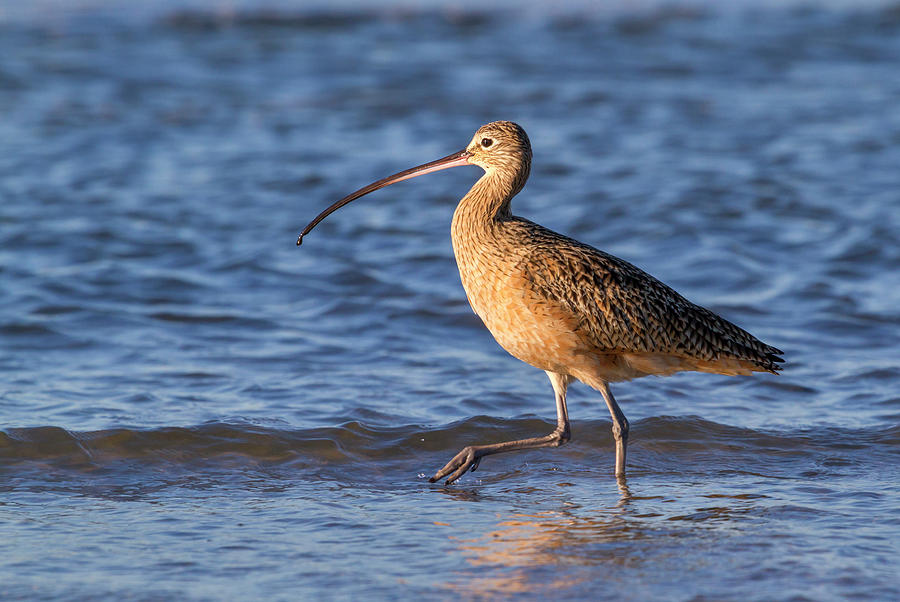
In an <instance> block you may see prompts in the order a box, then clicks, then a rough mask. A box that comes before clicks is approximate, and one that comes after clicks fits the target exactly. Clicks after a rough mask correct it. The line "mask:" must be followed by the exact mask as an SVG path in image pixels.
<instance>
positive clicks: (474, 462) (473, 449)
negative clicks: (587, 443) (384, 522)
mask: <svg viewBox="0 0 900 602" xmlns="http://www.w3.org/2000/svg"><path fill="white" fill-rule="evenodd" d="M547 376H549V377H550V383H551V384H552V385H553V391H554V393H556V428H555V429H554V430H553V432H552V433H550V434H549V435H547V436H545V437H532V438H530V439H517V440H515V441H504V442H502V443H492V444H490V445H469V446H467V447H464V448H463V449H462V451H460V452H459V453H458V454H456V455H455V456H453V459H452V460H450V461H449V462H447V464H446V465H445V466H444V467H443V468H442V469H440V470H439V471H437V474H435V475H434V476H433V477H431V478H430V479H428V480H429V482H431V483H434V482H435V481H439V480H441V479H443V478H444V477H445V476H447V475H450V476H449V477H447V484H448V485H449V484H450V483H452V482H453V481H455V480H457V479H458V478H459V477H461V476H462V475H464V474H465V473H466V471H468V470H473V471H474V470H475V469H476V468H478V464H479V463H480V462H481V459H482V458H483V457H485V456H490V455H492V454H499V453H502V452H508V451H515V450H517V449H534V448H538V447H559V446H560V445H563V444H565V443H566V442H567V441H569V439H570V438H571V436H572V435H571V431H570V429H569V412H568V410H567V409H566V388H567V387H568V385H569V380H570V377H569V376H567V375H565V374H558V373H556V372H549V371H548V372H547ZM623 418H624V417H623Z"/></svg>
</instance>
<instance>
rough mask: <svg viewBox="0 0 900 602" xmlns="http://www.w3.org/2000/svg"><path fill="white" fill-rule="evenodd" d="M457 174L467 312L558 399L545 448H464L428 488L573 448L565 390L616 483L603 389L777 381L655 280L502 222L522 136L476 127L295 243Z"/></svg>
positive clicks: (623, 439) (527, 225) (746, 337)
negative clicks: (581, 388) (600, 424)
mask: <svg viewBox="0 0 900 602" xmlns="http://www.w3.org/2000/svg"><path fill="white" fill-rule="evenodd" d="M462 165H477V166H478V167H480V168H482V169H483V170H484V175H483V176H481V178H480V179H479V180H478V181H477V182H475V184H474V185H473V186H472V189H471V190H469V192H468V194H466V195H465V196H464V197H463V198H462V200H460V202H459V205H458V206H457V207H456V211H455V212H454V214H453V221H452V223H451V226H450V232H451V239H452V241H453V253H454V255H455V256H456V263H457V266H458V267H459V275H460V279H461V280H462V285H463V288H464V289H465V291H466V296H467V297H468V299H469V304H470V305H471V306H472V309H473V310H474V311H475V313H476V314H477V315H478V317H480V318H481V320H482V321H483V322H484V324H485V326H487V328H488V330H490V332H491V334H492V335H493V336H494V338H495V339H496V340H497V342H498V343H499V344H500V346H501V347H503V348H504V349H505V350H506V351H508V352H509V353H510V354H511V355H513V356H514V357H516V358H518V359H520V360H522V361H523V362H526V363H529V364H531V365H532V366H535V367H537V368H540V369H541V370H544V371H545V372H546V373H547V376H549V377H550V383H551V384H552V386H553V391H554V393H555V394H556V428H555V429H554V430H553V432H552V433H550V434H549V435H546V436H544V437H533V438H529V439H519V440H515V441H504V442H501V443H490V444H487V445H469V446H467V447H465V448H463V449H462V451H460V452H459V453H458V454H456V456H454V457H453V458H452V459H451V460H450V461H449V462H448V463H447V464H446V465H445V466H444V467H443V468H441V469H440V470H439V471H437V473H436V474H435V475H434V476H433V477H431V479H430V481H431V482H432V483H433V482H435V481H438V480H440V479H443V478H444V477H447V483H448V484H449V483H452V482H454V481H456V480H457V479H459V478H460V477H461V476H462V475H463V474H465V473H466V472H467V471H469V470H472V471H474V470H475V469H476V468H478V465H479V463H480V462H481V460H482V458H484V457H485V456H489V455H491V454H497V453H501V452H508V451H513V450H518V449H533V448H540V447H559V446H561V445H563V444H565V443H566V442H568V441H569V439H570V438H571V431H570V428H569V416H568V410H567V409H566V390H567V387H568V385H569V383H571V382H572V381H574V380H578V381H581V382H583V383H585V384H586V385H588V386H590V387H592V388H593V389H595V390H597V391H599V392H600V394H601V395H602V396H603V399H604V400H605V401H606V405H607V407H608V408H609V413H610V416H611V417H612V432H613V438H614V439H615V442H616V464H615V475H616V477H617V478H618V479H619V480H620V481H622V480H623V479H624V475H625V453H626V446H627V443H628V420H627V419H626V418H625V414H624V413H623V412H622V410H621V408H619V404H618V403H616V399H615V398H614V397H613V394H612V392H611V391H610V389H609V383H611V382H617V381H626V380H630V379H633V378H638V377H641V376H648V375H660V376H662V375H669V374H673V373H675V372H680V371H685V370H693V371H698V372H712V373H716V374H728V375H739V374H741V375H743V374H751V373H753V372H771V373H773V374H777V373H778V370H779V368H780V366H779V363H781V362H783V361H784V360H783V359H782V358H781V357H779V356H780V355H782V354H783V352H782V351H780V350H778V349H776V348H775V347H772V346H771V345H767V344H765V343H763V342H762V341H760V340H759V339H757V338H756V337H754V336H753V335H751V334H750V333H748V332H746V331H745V330H743V329H741V328H739V327H738V326H735V325H734V324H732V323H731V322H729V321H727V320H725V319H724V318H722V317H720V316H718V315H716V314H715V313H713V312H712V311H710V310H708V309H706V308H704V307H700V306H699V305H695V304H694V303H691V302H690V301H688V300H687V299H685V298H684V297H682V296H681V295H680V294H678V293H677V292H675V291H674V290H673V289H671V288H670V287H668V286H666V285H665V284H663V283H662V282H660V281H659V280H657V279H656V278H654V277H653V276H651V275H649V274H647V273H646V272H644V271H642V270H640V269H639V268H637V267H635V266H633V265H631V264H630V263H628V262H627V261H624V260H622V259H619V258H618V257H614V256H613V255H610V254H609V253H605V252H603V251H600V250H598V249H595V248H594V247H591V246H589V245H586V244H584V243H581V242H578V241H577V240H574V239H572V238H569V237H567V236H563V235H562V234H557V233H556V232H553V231H551V230H548V229H547V228H544V227H543V226H540V225H538V224H536V223H534V222H531V221H529V220H527V219H524V218H521V217H518V216H515V215H513V214H512V212H511V211H510V201H511V200H512V198H513V197H514V196H516V194H518V193H519V191H521V190H522V188H523V187H524V186H525V181H526V180H527V179H528V174H529V172H530V171H531V143H530V142H529V140H528V136H527V135H526V134H525V130H523V129H522V128H521V127H520V126H519V125H517V124H515V123H512V122H510V121H495V122H492V123H488V124H486V125H483V126H482V127H480V128H479V129H478V131H477V132H475V135H474V136H473V137H472V141H471V142H469V144H468V146H466V147H465V148H464V149H463V150H461V151H459V152H455V153H453V154H451V155H447V156H446V157H444V158H442V159H438V160H436V161H431V162H430V163H425V164H423V165H419V166H418V167H413V168H411V169H407V170H405V171H401V172H399V173H396V174H394V175H392V176H388V177H386V178H384V179H381V180H378V181H377V182H373V183H372V184H369V185H368V186H366V187H364V188H361V189H359V190H357V191H356V192H354V193H353V194H350V195H348V196H346V197H344V198H343V199H341V200H339V201H337V202H336V203H334V204H333V205H331V206H330V207H328V208H327V209H325V210H324V211H323V212H322V213H320V214H319V215H318V216H317V217H316V218H315V219H314V220H313V221H312V222H310V223H309V225H308V226H306V228H305V229H304V230H303V232H302V233H301V234H300V236H299V237H298V238H297V244H298V245H299V244H300V243H301V242H302V241H303V237H304V236H306V235H307V234H309V232H310V231H311V230H312V229H313V228H315V226H316V225H317V224H318V223H319V222H321V221H322V220H323V219H325V218H326V217H327V216H328V215H329V214H331V213H333V212H334V211H336V210H337V209H340V208H341V207H343V206H344V205H346V204H347V203H350V202H351V201H354V200H356V199H358V198H359V197H361V196H363V195H366V194H369V193H370V192H373V191H375V190H378V189H379V188H384V187H385V186H389V185H391V184H394V183H396V182H401V181H403V180H407V179H409V178H415V177H417V176H421V175H425V174H428V173H432V172H435V171H439V170H442V169H449V168H451V167H458V166H462Z"/></svg>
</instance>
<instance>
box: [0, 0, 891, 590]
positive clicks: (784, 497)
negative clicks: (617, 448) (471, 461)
mask: <svg viewBox="0 0 900 602" xmlns="http://www.w3.org/2000/svg"><path fill="white" fill-rule="evenodd" d="M185 6H187V7H188V8H185ZM238 6H239V8H238V9H236V10H234V11H228V10H225V9H223V8H222V7H221V6H219V5H218V4H215V3H203V2H194V3H192V4H190V5H179V4H175V3H164V4H162V5H155V8H154V9H153V10H150V9H148V8H146V7H144V8H143V9H141V10H129V11H125V10H124V9H123V8H122V7H121V6H119V5H117V4H115V3H111V4H108V5H104V4H103V3H95V4H94V5H92V6H90V7H82V8H80V9H68V10H54V11H41V10H38V9H34V10H25V9H21V8H15V9H14V8H12V5H9V6H7V5H6V4H0V7H3V8H4V10H3V11H2V12H0V34H2V35H0V115H2V119H0V524H2V525H3V537H2V538H0V598H2V599H50V598H65V599H97V598H103V597H116V598H124V599H135V600H153V599H171V598H173V597H178V598H181V599H196V600H203V599H222V598H229V599H237V598H263V597H265V598H271V599H295V598H297V597H313V596H316V597H324V598H339V599H347V598H360V597H371V596H376V597H380V598H395V597H398V596H411V595H416V596H424V597H427V598H444V597H452V596H462V597H464V598H479V597H491V598H493V597H500V598H503V597H511V596H514V595H517V594H527V595H530V596H531V597H537V596H542V597H543V596H550V595H552V596H557V597H563V598H579V597H581V598H598V597H599V598H607V597H608V598H622V597H625V598H627V599H698V600H699V599H740V600H747V599H758V600H789V599H797V600H800V599H816V600H822V599H840V598H854V599H879V600H880V599H885V600H887V599H896V598H898V597H900V579H898V578H897V576H896V575H897V573H898V563H897V560H896V559H897V558H898V554H900V549H898V548H900V546H898V544H897V541H898V536H900V495H898V493H900V469H898V455H900V427H898V418H900V396H898V393H897V385H898V382H900V353H898V352H900V344H898V342H897V341H898V340H900V310H898V308H900V202H898V192H897V191H898V190H900V170H898V169H897V165H898V164H900V151H898V150H897V149H898V143H900V109H898V105H897V102H896V99H897V98H898V97H900V78H897V77H896V67H897V57H898V56H900V17H898V11H897V9H896V8H895V7H891V6H890V5H887V6H882V5H879V4H877V3H876V4H872V5H868V6H867V7H866V8H865V9H853V8H848V7H849V6H850V5H849V4H848V5H846V6H845V5H841V4H840V3H828V4H824V5H822V6H821V7H819V8H809V7H804V8H772V7H768V8H765V9H759V8H757V9H749V8H745V9H735V10H728V11H719V10H711V9H708V8H704V7H703V6H702V5H699V6H700V7H699V8H697V7H698V5H697V4H692V5H686V4H685V5H681V7H680V8H671V7H669V8H653V7H650V8H645V9H633V8H611V9H606V10H603V11H596V10H592V9H588V8H585V7H583V6H580V5H578V4H577V3H575V4H568V5H564V6H563V7H561V8H559V7H557V8H554V9H552V10H551V9H542V8H540V7H538V6H534V7H530V8H529V10H527V11H525V12H524V13H523V14H522V15H517V14H513V13H511V12H508V11H504V10H500V9H498V10H485V9H482V8H477V7H473V6H472V5H469V6H466V5H463V7H461V8H459V9H455V10H449V9H448V10H434V11H432V10H426V9H420V8H410V7H409V6H404V5H392V6H388V7H384V6H381V5H379V6H378V7H377V8H373V7H367V6H363V7H357V6H355V5H353V4H346V5H344V7H343V8H342V9H340V10H324V9H321V8H319V9H310V8H305V7H304V6H303V5H302V4H301V3H296V4H295V3H290V2H282V3H278V4H273V5H272V7H273V8H271V9H266V10H261V9H250V8H240V6H241V5H238ZM491 119H512V120H515V121H518V122H519V123H521V124H522V125H523V126H524V127H525V128H526V130H527V131H528V133H529V135H530V137H531V141H532V144H533V146H534V149H535V164H534V169H533V171H532V178H531V181H530V182H529V184H528V186H527V187H526V189H525V191H524V192H523V193H522V194H521V195H520V196H519V197H518V198H517V199H516V201H515V202H514V210H515V211H516V212H517V213H518V214H521V215H525V216H527V217H529V218H530V219H533V220H535V221H537V222H539V223H542V224H545V225H547V226H549V227H551V228H553V229H555V230H558V231H561V232H564V233H567V234H570V235H573V236H575V237H576V238H579V239H581V240H583V241H585V242H588V243H590V244H593V245H595V246H597V247H599V248H602V249H604V250H607V251H609V252H612V253H614V254H616V255H619V256H621V257H623V258H625V259H628V260H629V261H631V262H633V263H635V264H637V265H638V266H640V267H642V268H644V269H645V270H647V271H649V272H650V273H652V274H654V275H655V276H657V277H659V278H660V279H662V280H663V281H665V282H666V283H668V284H670V285H671V286H673V287H674V288H676V289H677V290H679V291H680V292H682V293H683V294H684V295H686V296H687V297H688V298H690V299H692V300H694V301H696V302H698V303H701V304H702V305H705V306H707V307H709V308H711V309H713V310H715V311H717V312H719V313H721V314H723V315H724V316H725V317H727V318H728V319H730V320H732V321H734V322H736V323H737V324H739V325H741V326H743V327H744V328H746V329H748V330H749V331H751V332H753V333H754V334H755V335H757V336H758V337H760V338H762V339H763V340H765V341H766V342H768V343H770V344H772V345H775V346H777V347H779V348H781V349H783V350H784V351H785V357H786V359H787V361H788V363H787V365H786V368H785V370H784V373H783V374H782V375H780V376H773V375H757V376H754V377H752V378H728V377H720V376H712V375H705V374H681V375H678V376H674V377H670V378H666V379H653V378H648V379H643V380H638V381H633V382H630V383H623V384H619V385H616V386H614V388H613V390H614V391H615V393H616V395H617V398H618V399H619V402H620V404H621V405H622V407H623V410H624V411H625V413H626V415H627V416H628V417H629V419H630V420H631V422H632V433H631V440H630V444H629V457H628V460H629V475H628V480H627V483H626V485H624V486H619V485H617V483H616V481H615V479H613V478H612V474H611V473H612V464H613V459H614V453H613V441H612V436H611V433H610V428H609V427H610V423H609V415H608V413H607V410H606V408H605V405H604V404H603V403H602V401H601V400H600V398H599V395H598V394H597V393H595V392H593V391H591V390H589V389H587V388H585V387H582V386H576V387H573V388H572V389H571V392H570V407H569V410H570V416H571V418H572V420H573V423H572V429H573V434H574V439H573V441H572V442H571V443H570V444H569V445H567V446H565V447H563V448H561V449H555V450H540V451H532V452H521V453H515V454H506V455H500V456H492V457H490V458H487V459H486V460H485V461H484V462H483V464H482V465H481V467H480V468H479V470H478V471H477V472H475V473H472V474H469V475H466V476H465V477H463V478H462V479H461V480H460V481H459V482H458V483H457V484H456V485H454V486H451V487H445V486H441V485H431V484H429V483H428V482H427V476H429V475H431V474H433V472H434V471H435V470H436V469H438V468H439V467H440V466H442V465H443V464H444V462H446V461H447V460H448V459H449V458H450V457H452V455H453V454H455V453H456V452H457V451H458V449H459V448H460V447H461V446H463V445H466V444H470V443H486V442H490V441H497V440H504V439H511V438H515V437H527V436H534V435H539V434H544V433H546V432H549V431H550V430H551V429H552V427H553V424H554V423H555V415H554V404H553V396H552V391H551V389H550V386H549V383H548V382H547V379H546V377H545V375H544V374H542V373H541V372H540V371H538V370H536V369H534V368H532V367H530V366H527V365H525V364H522V363H521V362H518V361H517V360H514V359H512V358H510V357H508V356H507V355H506V354H505V353H504V352H503V351H502V350H501V349H500V348H499V347H498V346H497V345H496V344H495V343H494V342H493V340H492V339H491V337H490V334H489V333H488V332H487V331H486V330H485V329H484V327H483V326H482V325H481V324H480V322H479V321H478V319H477V317H475V316H474V315H473V314H472V312H471V310H470V309H469V308H468V305H467V303H466V300H465V296H464V293H463V291H462V288H461V286H460V284H459V279H458V275H457V273H456V268H455V265H454V261H453V256H452V250H451V248H450V243H449V234H448V229H449V222H450V217H451V214H452V211H453V207H454V204H455V202H456V200H457V199H458V198H459V197H460V196H462V194H464V193H465V191H466V190H467V189H468V186H469V185H471V183H472V182H473V181H474V180H475V179H476V178H477V176H478V175H479V173H478V171H477V170H474V169H473V170H465V169H459V170H451V171H448V172H442V173H441V174H438V175H433V176H429V177H428V178H421V179H418V180H416V181H414V182H408V183H404V184H399V185H397V186H393V187H391V188H389V189H386V190H383V191H380V192H378V193H376V194H375V195H372V196H370V197H367V198H366V199H364V200H360V201H358V202H357V203H355V204H354V205H352V206H350V207H347V208H345V209H343V210H342V211H340V212H339V213H337V214H335V215H333V216H331V217H330V218H329V219H328V220H326V221H325V222H324V223H323V224H321V225H320V226H319V227H318V229H317V230H316V231H315V232H313V233H312V234H310V236H309V238H308V239H306V240H305V242H304V246H303V247H302V249H299V250H298V249H297V248H296V247H295V246H294V241H295V239H296V234H297V232H298V230H299V229H300V228H302V227H303V226H304V225H305V224H306V223H307V222H308V221H309V219H311V218H312V217H313V216H314V215H315V214H317V213H318V212H319V211H320V210H321V209H322V208H324V207H325V206H327V205H328V204H330V203H331V202H332V201H334V200H336V199H337V198H340V197H341V196H343V195H344V194H346V193H348V192H351V191H352V190H355V189H356V188H358V187H360V186H362V185H364V184H366V183H368V182H370V181H372V180H374V179H376V178H380V177H382V176H384V175H387V174H389V173H393V172H396V171H399V170H401V169H404V168H406V167H409V166H411V165H415V164H418V163H421V162H424V161H428V160H431V159H434V158H437V157H440V156H444V155H446V154H447V153H449V152H451V151H453V150H456V149H458V148H460V147H462V146H463V145H464V144H465V143H466V142H467V141H468V140H469V138H470V136H471V134H472V132H473V131H474V130H475V128H477V126H478V125H480V124H481V123H483V122H485V121H489V120H491Z"/></svg>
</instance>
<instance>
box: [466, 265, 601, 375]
mask: <svg viewBox="0 0 900 602" xmlns="http://www.w3.org/2000/svg"><path fill="white" fill-rule="evenodd" d="M467 280H468V282H467ZM518 280H519V279H517V278H515V277H507V278H494V279H491V280H490V281H489V282H473V281H472V280H471V279H467V278H465V277H464V278H463V286H464V288H465V289H466V295H467V296H468V298H469V303H470V304H471V306H472V309H473V310H474V311H475V313H476V314H478V317H480V318H481V320H482V321H483V322H484V325H485V326H487V328H488V330H489V331H490V332H491V334H492V335H493V336H494V339H496V341H497V342H498V343H499V344H500V346H501V347H503V348H504V349H505V350H506V351H507V352H509V353H510V354H511V355H512V356H514V357H516V358H518V359H520V360H522V361H523V362H526V363H528V364H531V365H532V366H535V367H537V368H540V369H542V370H550V371H552V372H558V373H562V374H565V373H568V367H569V366H571V365H572V364H573V363H577V358H578V357H579V356H583V355H584V352H585V351H586V350H585V349H583V346H582V345H581V342H580V340H579V338H578V336H577V335H576V334H575V330H576V328H575V327H576V324H574V323H573V320H572V317H571V316H570V315H568V314H567V313H566V312H564V311H561V310H560V309H559V308H557V307H556V306H555V305H554V304H552V303H549V302H547V301H546V300H543V299H541V298H539V297H538V296H537V295H534V294H532V293H531V291H530V290H529V288H528V287H527V285H526V283H524V282H519V281H518Z"/></svg>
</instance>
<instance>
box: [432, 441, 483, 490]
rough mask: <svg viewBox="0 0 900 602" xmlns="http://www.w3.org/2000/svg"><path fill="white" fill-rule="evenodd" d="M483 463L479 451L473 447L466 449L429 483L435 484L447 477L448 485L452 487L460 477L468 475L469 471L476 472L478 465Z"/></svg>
mask: <svg viewBox="0 0 900 602" xmlns="http://www.w3.org/2000/svg"><path fill="white" fill-rule="evenodd" d="M480 463H481V456H480V455H478V453H477V450H476V449H475V448H474V447H472V446H469V447H465V448H463V449H462V451H460V452H459V453H458V454H456V455H455V456H453V459H452V460H450V461H449V462H447V464H445V465H444V467H443V468H442V469H440V470H439V471H437V473H436V474H435V475H434V476H433V477H431V478H430V479H428V482H429V483H434V482H437V481H440V480H441V479H443V478H444V477H447V475H450V476H449V477H447V483H446V484H447V485H450V484H451V483H453V482H454V481H456V480H457V479H458V478H459V477H461V476H463V475H464V474H466V472H467V471H469V470H472V471H474V470H475V469H476V468H478V465H479V464H480Z"/></svg>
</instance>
